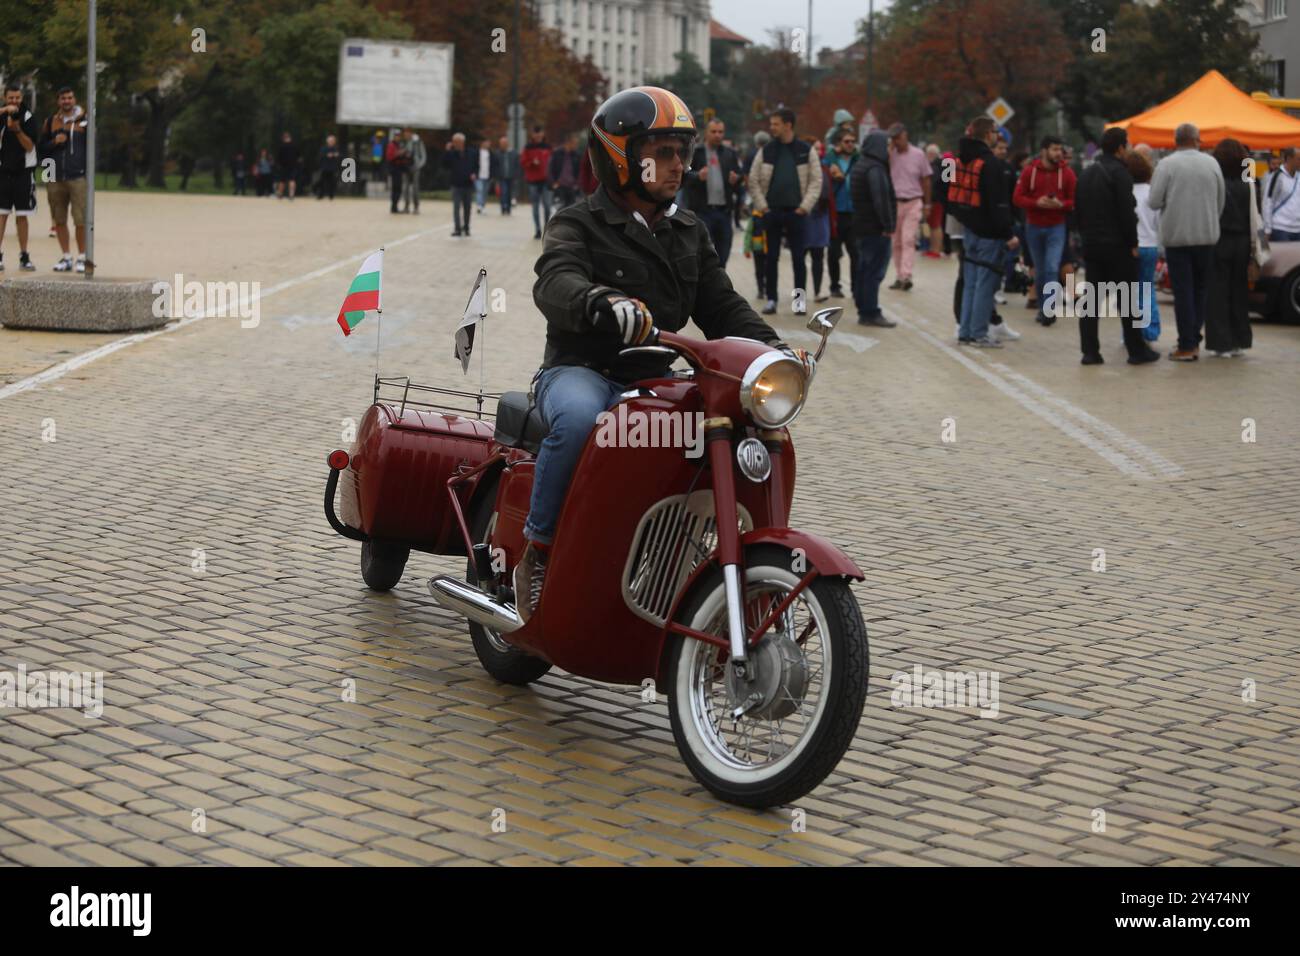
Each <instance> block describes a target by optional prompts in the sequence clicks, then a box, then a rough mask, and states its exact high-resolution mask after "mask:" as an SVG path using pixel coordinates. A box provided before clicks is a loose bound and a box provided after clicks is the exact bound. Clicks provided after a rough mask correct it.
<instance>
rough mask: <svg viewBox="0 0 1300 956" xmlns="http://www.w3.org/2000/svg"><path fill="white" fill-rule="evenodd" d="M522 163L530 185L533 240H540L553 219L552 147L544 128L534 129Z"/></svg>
mask: <svg viewBox="0 0 1300 956" xmlns="http://www.w3.org/2000/svg"><path fill="white" fill-rule="evenodd" d="M520 163H521V165H522V166H523V169H524V182H525V183H527V184H528V199H529V201H530V202H532V204H533V238H534V239H540V238H542V229H543V227H545V225H546V224H547V223H548V222H549V221H550V219H551V191H550V188H549V187H548V186H547V183H546V176H547V173H548V172H549V171H550V168H551V147H550V146H548V145H547V144H546V131H545V130H543V129H542V127H540V126H534V127H533V131H532V132H531V133H530V134H529V136H528V145H527V146H525V147H524V153H523V156H521V157H520Z"/></svg>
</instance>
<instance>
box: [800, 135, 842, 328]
mask: <svg viewBox="0 0 1300 956" xmlns="http://www.w3.org/2000/svg"><path fill="white" fill-rule="evenodd" d="M809 145H810V146H811V147H812V157H811V161H812V162H813V163H815V164H816V165H815V167H814V170H815V173H814V175H817V176H820V177H821V180H822V186H821V191H820V192H819V193H818V195H817V202H815V203H814V204H813V208H812V212H811V213H809V214H808V222H807V224H806V230H807V231H806V232H805V234H804V252H805V254H807V255H809V256H811V257H812V280H813V301H814V302H825V301H826V300H827V299H828V298H830V296H828V295H822V275H823V274H824V272H825V267H826V250H827V249H828V248H829V247H830V244H831V236H832V235H833V234H834V233H835V224H834V222H833V219H834V216H835V204H834V203H833V202H831V197H832V193H833V188H832V183H831V177H830V173H828V172H827V171H826V167H825V166H823V165H822V159H823V155H822V153H823V148H822V144H821V143H819V142H817V141H815V140H814V141H812V142H810V143H809Z"/></svg>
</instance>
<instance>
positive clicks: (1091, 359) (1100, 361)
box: [1079, 354, 1106, 365]
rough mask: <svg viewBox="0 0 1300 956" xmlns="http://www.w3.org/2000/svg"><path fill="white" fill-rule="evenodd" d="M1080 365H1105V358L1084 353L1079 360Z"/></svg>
mask: <svg viewBox="0 0 1300 956" xmlns="http://www.w3.org/2000/svg"><path fill="white" fill-rule="evenodd" d="M1079 364H1080V365H1105V364H1106V360H1105V359H1104V358H1102V357H1101V356H1100V355H1096V354H1093V355H1085V356H1084V357H1083V358H1081V359H1080V360H1079Z"/></svg>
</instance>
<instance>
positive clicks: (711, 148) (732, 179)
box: [686, 119, 740, 269]
mask: <svg viewBox="0 0 1300 956" xmlns="http://www.w3.org/2000/svg"><path fill="white" fill-rule="evenodd" d="M726 132H727V127H726V124H724V123H723V122H722V120H719V119H715V120H710V121H709V124H708V125H707V126H705V128H704V142H703V143H702V144H700V145H699V146H696V147H695V151H694V152H693V153H692V155H691V168H690V171H689V172H688V173H687V175H686V182H687V185H688V193H689V199H688V202H689V204H690V208H691V211H692V212H694V213H695V214H696V215H698V216H699V217H700V219H702V220H703V221H704V227H705V229H707V230H708V233H709V238H710V239H712V240H713V248H714V250H715V251H716V252H717V253H718V259H719V260H720V261H721V262H722V267H723V268H724V269H725V268H726V267H727V259H728V257H729V256H730V255H731V239H732V235H733V231H734V229H735V226H734V224H733V223H732V220H731V209H732V205H733V203H734V200H735V191H736V185H737V184H738V183H739V182H740V157H738V156H737V155H736V151H735V150H734V149H732V148H730V147H729V146H724V145H723V143H722V139H723V136H724V135H725V134H726Z"/></svg>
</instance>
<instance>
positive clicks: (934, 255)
mask: <svg viewBox="0 0 1300 956" xmlns="http://www.w3.org/2000/svg"><path fill="white" fill-rule="evenodd" d="M921 254H922V255H923V256H925V257H926V258H927V259H942V258H943V256H941V255H939V253H937V252H933V251H930V252H923V253H921Z"/></svg>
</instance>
